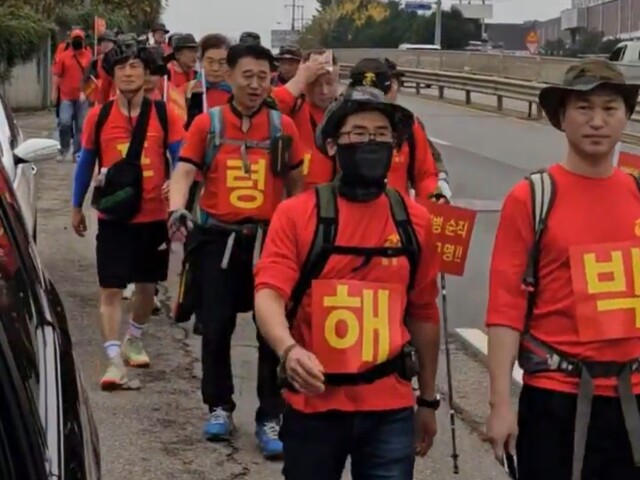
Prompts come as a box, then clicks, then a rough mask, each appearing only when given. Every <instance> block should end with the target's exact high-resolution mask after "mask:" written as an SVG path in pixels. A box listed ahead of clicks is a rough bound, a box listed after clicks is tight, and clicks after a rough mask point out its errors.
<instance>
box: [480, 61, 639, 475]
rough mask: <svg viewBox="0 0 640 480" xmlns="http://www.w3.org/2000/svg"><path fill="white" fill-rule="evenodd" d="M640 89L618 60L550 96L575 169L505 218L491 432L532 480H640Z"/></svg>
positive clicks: (528, 191) (544, 101) (512, 195)
mask: <svg viewBox="0 0 640 480" xmlns="http://www.w3.org/2000/svg"><path fill="white" fill-rule="evenodd" d="M639 88H640V87H639V86H638V85H630V84H627V83H625V80H624V77H623V75H622V74H621V73H620V71H619V70H617V68H616V67H614V66H613V64H611V63H609V62H607V61H604V60H586V61H583V62H581V63H579V64H576V65H573V66H571V67H570V68H569V69H568V70H567V72H566V74H565V77H564V83H563V85H559V86H551V87H546V88H544V89H543V90H542V91H541V93H540V105H541V106H542V108H543V109H544V111H545V113H546V115H547V118H548V119H549V121H550V122H551V124H552V125H553V126H554V127H555V128H557V129H558V130H559V131H562V132H564V134H565V136H566V138H567V144H568V150H567V153H566V156H565V157H564V159H563V160H562V162H561V163H557V164H554V165H552V166H551V167H549V168H548V169H547V170H546V171H545V172H542V173H541V172H539V173H536V174H532V175H531V176H530V177H529V179H528V181H527V180H525V181H522V182H520V183H518V184H517V185H516V186H515V187H514V188H513V189H512V190H511V191H510V192H509V193H508V194H507V197H506V198H505V201H504V204H503V207H502V213H501V216H500V223H499V225H498V229H497V232H496V239H495V245H494V249H493V258H492V261H491V273H490V284H489V303H488V311H487V327H488V329H489V371H490V405H491V413H490V416H489V419H488V422H487V432H488V434H489V437H490V438H491V441H492V443H493V449H494V452H495V455H496V458H497V459H498V461H500V462H504V461H505V460H507V459H508V458H509V455H515V458H517V463H518V470H519V478H520V479H521V480H556V479H557V480H581V479H596V478H597V479H604V478H607V479H616V480H618V479H620V480H632V479H637V478H640V430H639V429H640V413H639V407H640V375H639V374H638V371H639V367H640V360H639V359H640V328H639V327H640V323H639V322H638V318H639V317H638V315H639V313H638V312H639V311H640V308H639V307H638V299H639V296H640V227H639V225H640V193H639V188H638V187H639V186H638V183H637V180H636V179H634V178H633V177H632V176H630V175H628V174H626V173H624V172H623V171H621V170H619V169H617V168H615V167H614V164H613V153H614V150H615V147H616V145H617V144H618V142H620V141H621V140H622V134H623V132H624V130H625V127H626V125H627V122H628V120H629V117H630V116H631V115H632V113H633V111H634V110H635V108H636V102H637V99H638V90H639ZM533 162H534V163H535V160H533ZM516 357H518V361H519V364H520V367H521V368H522V370H523V371H524V386H523V388H522V391H521V394H520V406H519V412H518V417H517V419H516V414H515V412H514V411H513V407H512V406H511V400H510V390H511V376H512V369H513V365H514V362H515V360H516ZM516 440H517V441H516ZM516 454H517V455H516Z"/></svg>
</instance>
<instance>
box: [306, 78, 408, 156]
mask: <svg viewBox="0 0 640 480" xmlns="http://www.w3.org/2000/svg"><path fill="white" fill-rule="evenodd" d="M372 110H373V111H378V112H380V113H382V114H383V115H384V116H386V117H387V118H388V119H389V122H390V123H391V129H392V130H393V133H394V134H395V135H396V139H397V141H398V143H402V142H403V141H404V140H405V139H406V137H407V135H408V134H409V133H410V132H411V129H412V128H413V123H414V116H413V113H411V111H410V110H408V109H406V108H404V107H403V106H401V105H398V104H396V103H393V102H391V101H389V100H387V99H386V98H385V96H384V93H382V91H381V90H380V89H378V88H374V87H350V88H348V89H347V90H346V91H345V92H344V93H343V94H342V95H341V96H340V97H339V98H338V99H337V100H336V101H335V102H333V103H332V104H331V105H330V106H329V108H328V109H327V111H326V112H325V114H324V118H323V119H322V122H321V123H320V125H319V126H318V128H317V129H316V138H315V142H316V147H317V148H318V150H320V151H321V152H322V153H323V154H324V155H327V146H326V142H327V140H328V139H330V138H336V137H337V136H338V132H339V130H340V128H342V124H343V123H344V121H345V119H346V118H347V117H348V116H350V115H353V114H354V113H358V112H366V111H372Z"/></svg>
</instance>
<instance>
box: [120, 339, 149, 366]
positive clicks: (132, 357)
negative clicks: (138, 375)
mask: <svg viewBox="0 0 640 480" xmlns="http://www.w3.org/2000/svg"><path fill="white" fill-rule="evenodd" d="M122 358H124V361H125V363H126V364H127V365H129V366H130V367H133V368H148V367H149V365H150V363H151V362H150V361H149V356H148V355H147V352H145V351H144V345H142V339H140V338H136V337H131V336H129V335H127V336H126V337H124V342H122Z"/></svg>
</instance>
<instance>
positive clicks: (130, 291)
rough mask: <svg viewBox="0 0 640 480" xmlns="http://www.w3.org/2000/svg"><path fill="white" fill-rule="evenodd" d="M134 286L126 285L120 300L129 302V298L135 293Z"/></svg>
mask: <svg viewBox="0 0 640 480" xmlns="http://www.w3.org/2000/svg"><path fill="white" fill-rule="evenodd" d="M135 289H136V286H135V284H133V283H130V284H129V285H127V288H125V289H124V290H123V291H122V298H123V299H125V300H131V297H133V292H134V291H135Z"/></svg>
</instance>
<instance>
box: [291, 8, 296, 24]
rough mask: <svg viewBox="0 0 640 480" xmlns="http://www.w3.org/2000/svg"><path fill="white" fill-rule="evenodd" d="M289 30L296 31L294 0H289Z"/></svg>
mask: <svg viewBox="0 0 640 480" xmlns="http://www.w3.org/2000/svg"><path fill="white" fill-rule="evenodd" d="M291 31H292V32H295V31H296V0H291Z"/></svg>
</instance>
